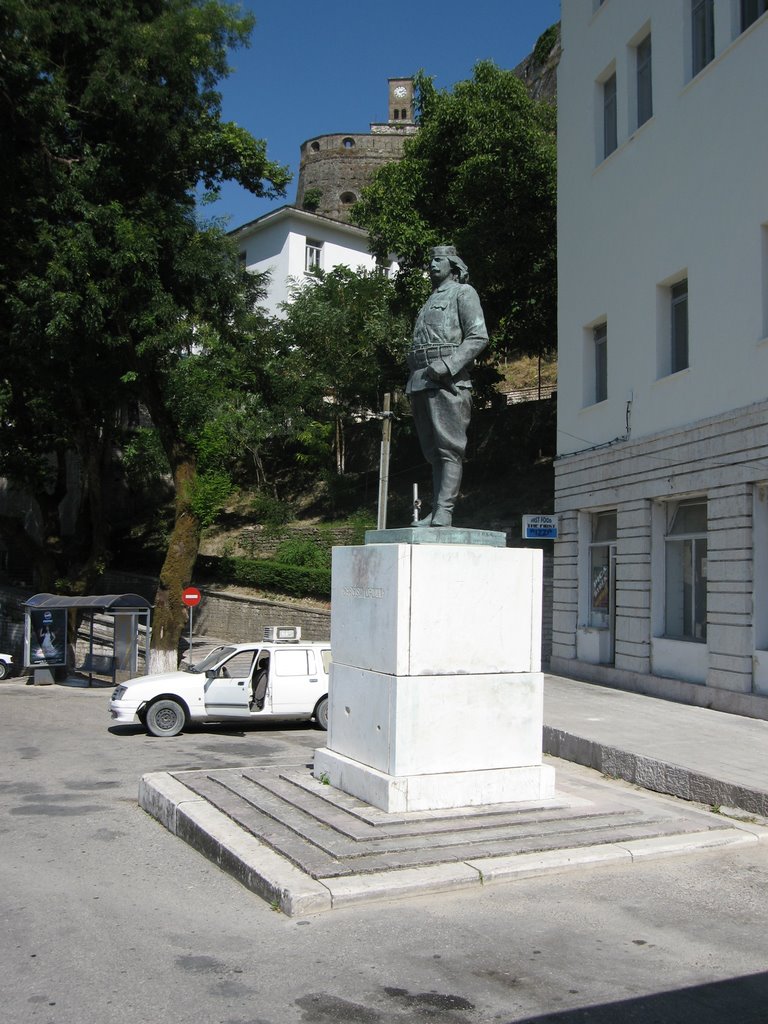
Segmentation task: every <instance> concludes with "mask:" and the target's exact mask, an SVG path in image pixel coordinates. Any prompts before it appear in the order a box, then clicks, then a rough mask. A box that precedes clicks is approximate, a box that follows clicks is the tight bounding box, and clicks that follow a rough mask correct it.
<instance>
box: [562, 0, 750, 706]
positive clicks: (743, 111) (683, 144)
mask: <svg viewBox="0 0 768 1024" xmlns="http://www.w3.org/2000/svg"><path fill="white" fill-rule="evenodd" d="M767 10H768V0H562V25H561V28H562V48H563V51H562V58H561V61H560V66H559V72H558V146H559V160H558V164H559V182H558V190H559V203H558V208H559V212H558V253H559V256H558V259H559V271H558V272H559V327H558V331H559V374H558V376H559V381H560V383H559V391H558V436H559V441H558V457H557V462H556V484H555V487H556V511H557V513H558V514H559V517H560V540H559V541H558V542H557V543H556V545H555V580H554V623H553V658H552V667H553V670H554V671H562V672H564V673H571V674H579V675H582V676H584V677H586V678H591V679H594V680H596V681H604V682H609V683H611V684H612V685H617V686H621V687H625V688H630V689H635V690H639V691H643V692H646V693H654V694H658V695H661V696H666V697H670V698H672V699H676V700H683V701H687V702H690V703H695V704H699V705H705V706H710V707H714V708H719V709H721V710H726V711H734V712H738V713H743V714H749V715H753V716H756V717H761V718H768V89H767V88H766V69H768V13H766V12H767Z"/></svg>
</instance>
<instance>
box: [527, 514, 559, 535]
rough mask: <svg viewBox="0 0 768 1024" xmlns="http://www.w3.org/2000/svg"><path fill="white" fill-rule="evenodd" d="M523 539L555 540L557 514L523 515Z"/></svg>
mask: <svg viewBox="0 0 768 1024" xmlns="http://www.w3.org/2000/svg"><path fill="white" fill-rule="evenodd" d="M523 537H524V538H525V540H557V516H546V515H533V516H523Z"/></svg>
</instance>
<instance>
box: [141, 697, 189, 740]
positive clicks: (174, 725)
mask: <svg viewBox="0 0 768 1024" xmlns="http://www.w3.org/2000/svg"><path fill="white" fill-rule="evenodd" d="M186 720H187V716H186V714H185V713H184V708H183V707H182V706H181V704H178V703H177V702H176V701H175V700H156V701H155V703H154V704H152V705H151V706H150V707H149V709H148V710H147V731H148V732H149V733H151V734H152V735H153V736H178V734H179V733H180V732H181V730H182V729H183V728H184V726H185V724H186Z"/></svg>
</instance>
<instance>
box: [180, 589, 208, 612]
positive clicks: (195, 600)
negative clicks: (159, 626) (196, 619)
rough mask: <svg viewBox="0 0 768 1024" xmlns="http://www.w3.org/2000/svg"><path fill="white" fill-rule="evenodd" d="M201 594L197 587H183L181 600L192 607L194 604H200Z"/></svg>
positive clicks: (188, 606)
mask: <svg viewBox="0 0 768 1024" xmlns="http://www.w3.org/2000/svg"><path fill="white" fill-rule="evenodd" d="M202 596H203V595H202V594H201V593H200V591H199V590H198V589H197V587H185V588H184V590H182V592H181V600H182V602H183V603H184V604H185V605H186V606H187V608H194V607H195V605H197V604H200V599H201V598H202Z"/></svg>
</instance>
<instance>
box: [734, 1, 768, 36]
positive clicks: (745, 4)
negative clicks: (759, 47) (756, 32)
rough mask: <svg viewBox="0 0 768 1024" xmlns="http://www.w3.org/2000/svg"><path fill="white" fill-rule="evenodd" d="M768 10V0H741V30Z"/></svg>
mask: <svg viewBox="0 0 768 1024" xmlns="http://www.w3.org/2000/svg"><path fill="white" fill-rule="evenodd" d="M766 11H768V0H741V11H740V14H741V31H742V32H744V30H745V29H748V28H749V26H750V25H751V24H752V22H753V21H757V19H758V18H759V17H760V16H761V15H763V14H765V12H766Z"/></svg>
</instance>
